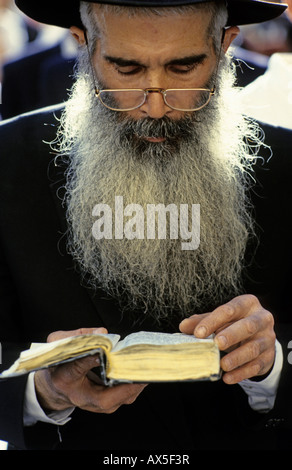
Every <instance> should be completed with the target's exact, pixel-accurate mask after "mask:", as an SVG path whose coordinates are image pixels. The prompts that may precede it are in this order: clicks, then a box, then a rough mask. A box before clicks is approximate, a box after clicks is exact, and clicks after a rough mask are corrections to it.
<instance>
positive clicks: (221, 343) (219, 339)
mask: <svg viewBox="0 0 292 470" xmlns="http://www.w3.org/2000/svg"><path fill="white" fill-rule="evenodd" d="M215 342H216V343H217V344H218V346H219V348H225V346H226V345H227V339H226V338H225V336H216V338H215Z"/></svg>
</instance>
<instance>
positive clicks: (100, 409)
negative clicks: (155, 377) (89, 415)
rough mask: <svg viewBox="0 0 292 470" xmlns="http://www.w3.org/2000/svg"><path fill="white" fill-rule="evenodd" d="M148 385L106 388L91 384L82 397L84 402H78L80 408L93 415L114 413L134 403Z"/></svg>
mask: <svg viewBox="0 0 292 470" xmlns="http://www.w3.org/2000/svg"><path fill="white" fill-rule="evenodd" d="M145 387H146V384H120V385H115V386H114V387H105V386H99V385H93V384H92V383H91V384H90V387H89V389H88V390H87V391H86V395H85V394H84V395H82V398H83V400H84V402H80V401H79V402H78V406H79V407H80V408H82V409H85V410H87V411H91V412H93V413H105V414H111V413H114V412H115V411H116V410H117V409H118V408H120V407H121V406H122V405H130V404H131V403H133V402H134V401H135V400H136V399H137V397H138V396H139V395H140V393H141V392H142V391H143V390H144V388H145Z"/></svg>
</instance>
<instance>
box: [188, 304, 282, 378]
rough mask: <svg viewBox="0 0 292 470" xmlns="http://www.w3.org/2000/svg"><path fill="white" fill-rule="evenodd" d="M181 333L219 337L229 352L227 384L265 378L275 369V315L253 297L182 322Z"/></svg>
mask: <svg viewBox="0 0 292 470" xmlns="http://www.w3.org/2000/svg"><path fill="white" fill-rule="evenodd" d="M180 330H181V332H182V333H186V334H194V335H195V336H197V337H198V338H205V337H207V336H208V335H210V334H213V333H214V334H215V342H216V343H217V344H218V347H219V349H220V350H221V351H225V352H226V353H227V354H226V355H224V357H223V358H222V359H221V368H222V369H223V371H224V372H225V374H224V375H223V380H224V382H225V383H227V384H235V383H238V382H241V381H242V380H243V379H248V378H252V377H255V376H261V375H264V374H266V373H267V372H269V370H270V369H271V368H272V366H273V363H274V358H275V340H276V335H275V332H274V319H273V315H272V314H271V313H270V312H268V311H267V310H265V309H264V308H263V307H262V306H261V304H260V302H259V301H258V299H257V298H256V297H255V296H253V295H241V296H239V297H235V298H234V299H232V300H231V301H230V302H228V303H226V304H225V305H221V306H220V307H218V308H216V309H215V310H214V311H213V312H210V313H204V314H202V315H193V316H191V317H189V318H187V319H185V320H183V321H182V322H181V324H180Z"/></svg>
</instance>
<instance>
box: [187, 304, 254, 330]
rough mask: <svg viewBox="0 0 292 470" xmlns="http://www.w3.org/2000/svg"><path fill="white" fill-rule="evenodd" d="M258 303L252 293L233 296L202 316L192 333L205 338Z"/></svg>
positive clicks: (243, 315) (237, 318)
mask: <svg viewBox="0 0 292 470" xmlns="http://www.w3.org/2000/svg"><path fill="white" fill-rule="evenodd" d="M259 305H260V304H259V302H258V300H257V298H256V297H254V296H252V295H241V296H239V297H235V298H234V299H232V300H230V301H229V302H227V303H226V304H224V305H220V307H217V308H216V309H215V310H213V312H211V313H210V314H209V315H207V316H206V317H204V318H203V319H202V321H201V322H200V323H199V324H198V325H197V326H196V328H195V331H194V334H195V335H196V336H197V337H199V338H205V337H206V336H209V335H210V334H212V333H216V331H218V330H220V329H222V327H224V326H225V325H229V324H231V323H233V322H235V321H237V320H239V319H240V318H243V317H245V316H247V315H248V314H249V313H250V312H251V311H252V310H253V309H256V308H257V307H258V306H259Z"/></svg>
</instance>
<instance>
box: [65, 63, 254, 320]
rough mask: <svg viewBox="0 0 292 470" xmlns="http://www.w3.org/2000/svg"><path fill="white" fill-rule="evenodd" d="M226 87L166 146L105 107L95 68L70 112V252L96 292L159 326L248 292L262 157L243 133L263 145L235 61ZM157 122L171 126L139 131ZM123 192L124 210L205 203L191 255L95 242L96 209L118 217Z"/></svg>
mask: <svg viewBox="0 0 292 470" xmlns="http://www.w3.org/2000/svg"><path fill="white" fill-rule="evenodd" d="M217 89H218V92H217V95H215V97H213V98H212V101H211V103H210V104H209V105H208V106H207V107H206V108H204V109H203V110H201V111H200V112H197V113H194V114H193V116H192V117H191V118H186V122H184V123H183V125H182V127H181V128H179V127H178V128H177V127H174V128H173V129H171V130H170V135H173V133H176V134H175V135H176V138H175V139H174V140H171V139H167V141H166V143H162V144H157V143H155V144H154V143H148V142H145V141H144V142H141V141H140V140H139V139H137V137H135V136H134V134H133V132H134V131H133V127H132V126H133V123H132V122H130V121H128V120H127V118H125V117H124V115H123V113H115V112H111V111H109V110H107V109H106V108H104V107H103V106H102V105H100V104H99V102H98V100H97V99H96V98H95V97H94V93H93V87H92V82H91V79H90V74H88V73H86V72H84V73H82V72H81V71H80V73H79V77H78V79H77V81H76V84H75V86H74V89H73V92H72V96H71V99H70V100H69V101H68V103H67V104H66V108H65V111H64V114H63V116H62V120H61V126H60V133H59V152H60V154H61V155H63V156H67V157H68V163H69V166H68V172H67V175H66V176H67V185H66V200H65V202H66V204H67V208H68V211H67V221H68V227H69V229H68V249H69V251H70V253H71V254H72V256H73V257H74V259H75V260H76V261H77V263H78V265H79V268H80V270H81V274H82V275H83V276H84V277H85V278H86V279H87V281H88V283H89V285H90V286H91V287H98V288H102V289H103V290H104V291H105V292H107V293H108V294H110V295H113V296H114V297H115V298H117V299H119V301H120V303H121V307H122V308H126V309H131V310H132V311H138V309H139V312H141V313H139V315H141V316H143V313H144V314H147V315H151V316H152V317H153V318H155V319H156V320H157V321H160V320H161V319H165V318H170V317H171V316H172V315H174V314H176V315H177V314H178V315H180V316H181V317H185V316H187V315H189V314H193V313H202V312H203V311H205V309H206V308H210V307H215V306H216V305H218V304H219V303H220V302H222V301H225V300H226V299H229V298H231V297H232V296H233V295H235V294H238V293H240V274H241V270H242V267H243V260H244V254H245V249H246V243H247V240H248V237H249V236H250V235H251V234H252V233H253V224H252V220H251V218H250V215H249V207H248V201H247V200H246V189H247V185H248V184H249V181H250V178H249V171H248V170H249V169H250V165H251V164H252V160H253V159H252V158H251V157H250V156H249V155H248V147H247V145H246V144H245V141H244V137H247V138H248V137H250V139H252V140H253V142H258V143H259V140H258V130H257V129H256V128H255V127H254V125H252V124H251V123H249V122H247V120H246V119H245V118H243V116H242V115H241V114H240V112H238V108H237V106H236V105H235V101H234V99H235V98H234V96H235V95H234V89H233V73H232V72H231V71H230V67H229V65H228V64H227V65H226V66H225V67H224V70H221V72H220V80H219V83H218V86H217ZM134 124H135V123H134ZM170 124H171V123H170ZM140 126H142V128H143V129H142V130H141V129H140ZM145 126H146V127H145ZM156 126H158V128H159V130H158V135H160V133H161V132H162V131H161V129H165V128H168V126H169V123H168V122H167V120H166V122H165V121H164V120H162V121H161V122H160V121H159V122H150V123H149V122H148V120H145V121H144V123H142V122H141V123H140V122H138V127H139V129H136V130H137V134H139V132H141V133H142V134H143V135H147V132H148V135H153V134H155V132H157V130H156ZM184 127H186V128H187V132H184V135H182V129H183V128H184ZM129 128H130V130H129ZM153 129H154V130H153ZM64 158H66V157H64ZM116 196H122V197H123V202H124V206H126V205H127V204H139V205H140V206H141V207H142V208H144V209H145V210H146V206H147V204H151V203H152V204H159V203H161V204H164V205H165V206H167V205H168V204H176V205H177V207H180V204H182V203H183V204H188V206H189V207H192V204H200V214H201V220H200V245H199V247H198V249H196V250H188V251H184V250H182V249H181V242H182V240H181V239H180V237H179V238H178V239H170V238H169V237H167V238H166V239H158V238H156V239H151V240H150V239H147V238H144V239H131V240H130V239H127V238H126V237H123V239H120V240H117V239H116V238H115V237H114V236H113V237H112V239H100V240H96V239H95V238H94V237H93V235H92V227H93V224H94V222H95V220H96V217H94V216H93V215H92V211H93V208H94V206H95V205H96V204H107V205H108V206H109V207H110V208H111V209H112V211H113V218H114V217H115V214H114V210H115V198H116ZM137 315H138V314H137Z"/></svg>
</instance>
